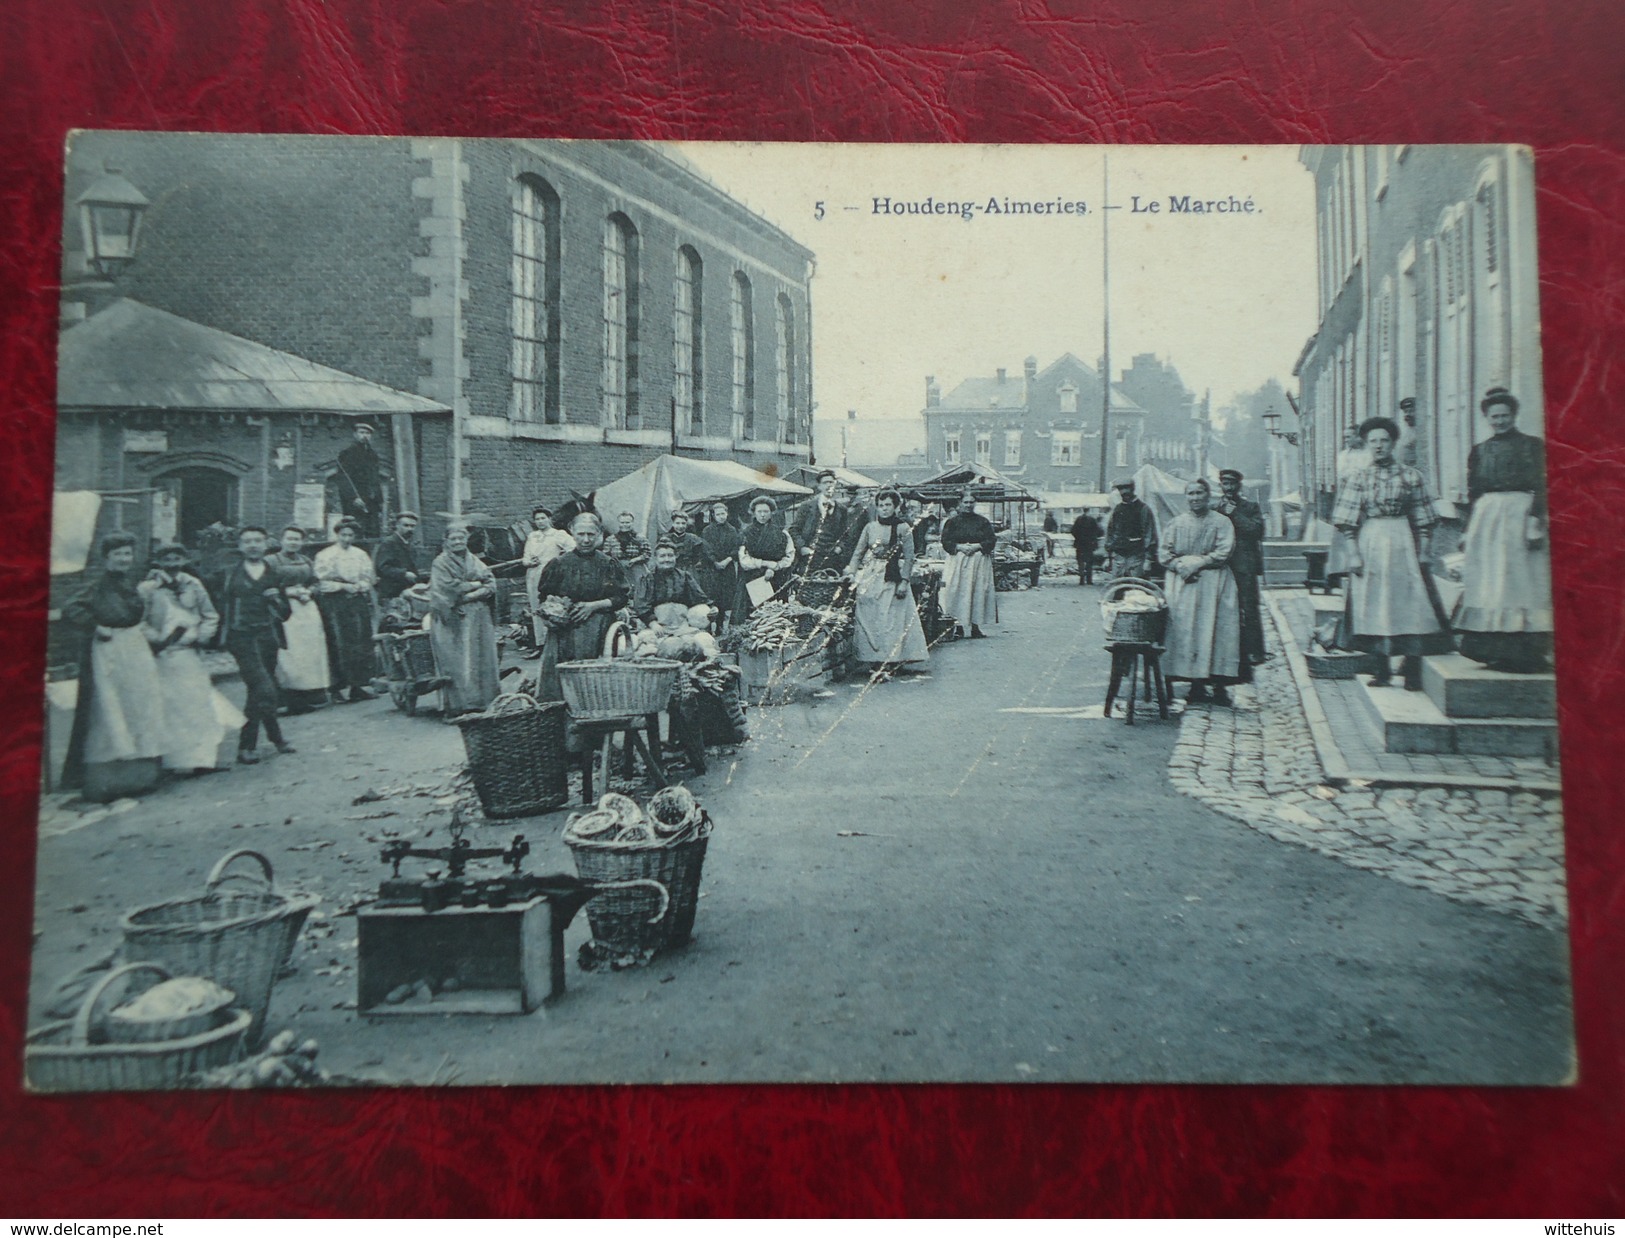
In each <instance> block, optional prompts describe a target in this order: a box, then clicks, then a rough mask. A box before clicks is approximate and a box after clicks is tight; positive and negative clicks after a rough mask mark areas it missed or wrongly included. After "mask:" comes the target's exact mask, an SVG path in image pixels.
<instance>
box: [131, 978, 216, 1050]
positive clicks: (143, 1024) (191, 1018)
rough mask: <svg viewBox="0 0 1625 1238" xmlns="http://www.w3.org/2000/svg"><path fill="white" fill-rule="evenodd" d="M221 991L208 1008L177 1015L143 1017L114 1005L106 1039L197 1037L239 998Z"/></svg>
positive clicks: (144, 1040)
mask: <svg viewBox="0 0 1625 1238" xmlns="http://www.w3.org/2000/svg"><path fill="white" fill-rule="evenodd" d="M216 987H218V986H216ZM220 994H221V995H220V997H219V998H217V999H216V1000H215V1002H214V1003H213V1004H212V1005H210V1006H208V1007H206V1008H205V1009H202V1010H198V1011H196V1012H194V1013H192V1014H186V1015H178V1016H168V1017H158V1018H153V1017H142V1016H140V1015H131V1014H126V1013H124V1011H123V1009H121V1008H120V1007H114V1009H113V1011H112V1013H110V1014H109V1015H108V1016H107V1039H108V1040H111V1041H116V1042H118V1043H121V1044H135V1043H141V1044H150V1043H152V1042H153V1041H159V1040H180V1039H182V1038H183V1037H186V1036H196V1035H197V1034H198V1033H199V1032H206V1031H208V1030H210V1029H211V1028H213V1027H216V1026H218V1025H219V1023H220V1019H219V1015H220V1014H221V1012H222V1011H224V1010H226V1009H227V1008H228V1007H229V1006H230V1005H231V1004H232V1002H234V1001H236V1000H237V995H236V994H235V993H233V992H231V991H230V990H229V989H221V990H220Z"/></svg>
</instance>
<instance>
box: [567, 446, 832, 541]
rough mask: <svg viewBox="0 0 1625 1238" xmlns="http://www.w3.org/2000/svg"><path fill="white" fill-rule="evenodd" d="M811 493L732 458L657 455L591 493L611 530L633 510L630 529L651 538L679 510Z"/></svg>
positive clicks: (793, 483) (662, 531)
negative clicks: (758, 497)
mask: <svg viewBox="0 0 1625 1238" xmlns="http://www.w3.org/2000/svg"><path fill="white" fill-rule="evenodd" d="M811 493H812V491H811V490H809V489H808V488H807V487H806V486H798V485H796V483H795V482H793V481H785V480H784V479H783V478H780V477H770V476H768V475H767V474H766V473H758V472H757V471H756V470H755V469H753V468H749V467H747V466H746V465H743V464H738V463H735V462H734V461H732V460H690V459H686V458H685V457H682V456H656V457H655V458H654V459H653V460H651V461H649V463H648V464H645V465H644V466H643V467H642V468H640V469H638V470H637V471H636V472H634V473H628V474H627V475H626V476H625V477H622V478H618V479H617V480H615V481H612V482H610V483H609V484H608V485H607V486H600V487H599V488H598V489H597V490H596V491H595V492H594V493H593V507H594V508H595V509H596V510H597V512H598V514H599V515H600V516H602V517H603V518H604V523H605V525H606V526H607V527H608V528H609V529H611V530H613V529H614V528H615V521H616V519H617V518H618V517H619V516H620V514H621V513H622V512H631V513H632V519H633V525H632V527H633V528H634V529H636V530H637V531H638V532H639V533H641V534H642V535H643V536H644V537H646V538H651V539H652V538H656V537H659V536H660V535H661V534H662V533H664V532H665V531H666V527H667V526H668V525H669V524H670V523H671V514H672V512H674V511H676V510H677V509H678V508H680V507H692V506H694V505H695V504H700V503H714V502H717V501H719V500H720V501H722V502H725V503H726V502H729V501H731V500H734V499H741V498H744V497H745V496H747V495H757V494H767V495H774V496H777V497H779V498H795V497H800V496H802V495H807V494H811Z"/></svg>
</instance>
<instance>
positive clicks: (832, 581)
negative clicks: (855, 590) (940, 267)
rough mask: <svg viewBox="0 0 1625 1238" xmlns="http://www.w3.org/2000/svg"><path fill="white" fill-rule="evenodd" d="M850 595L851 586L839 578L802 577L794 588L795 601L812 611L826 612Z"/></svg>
mask: <svg viewBox="0 0 1625 1238" xmlns="http://www.w3.org/2000/svg"><path fill="white" fill-rule="evenodd" d="M850 593H851V586H850V585H849V584H848V583H847V582H846V581H844V580H842V579H841V578H840V577H839V576H830V577H824V576H804V577H802V578H801V580H800V582H799V583H798V584H797V585H796V588H795V599H796V601H798V602H800V603H801V604H802V605H803V606H810V607H812V608H813V609H814V610H828V609H829V608H830V607H832V606H834V605H835V603H836V602H837V601H841V600H844V598H845V596H847V595H849V594H850Z"/></svg>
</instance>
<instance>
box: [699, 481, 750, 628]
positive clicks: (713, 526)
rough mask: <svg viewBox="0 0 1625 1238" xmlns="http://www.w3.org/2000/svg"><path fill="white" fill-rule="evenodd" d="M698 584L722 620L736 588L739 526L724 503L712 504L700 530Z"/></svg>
mask: <svg viewBox="0 0 1625 1238" xmlns="http://www.w3.org/2000/svg"><path fill="white" fill-rule="evenodd" d="M700 544H701V547H702V550H703V553H702V554H701V556H700V569H699V571H698V573H696V574H697V575H698V576H699V578H700V588H702V589H704V590H705V595H706V596H707V597H709V598H712V599H714V600H715V602H716V605H717V608H718V609H719V610H720V611H721V612H722V615H723V618H724V620H726V618H727V616H728V612H729V611H730V610H731V609H732V608H733V601H734V593H735V592H736V591H737V590H738V588H739V547H740V545H741V539H740V536H739V529H738V528H737V527H736V526H735V525H734V522H733V514H732V513H731V512H730V511H729V510H728V505H727V504H726V503H713V504H711V521H710V523H709V524H707V525H706V526H705V528H703V529H701V530H700Z"/></svg>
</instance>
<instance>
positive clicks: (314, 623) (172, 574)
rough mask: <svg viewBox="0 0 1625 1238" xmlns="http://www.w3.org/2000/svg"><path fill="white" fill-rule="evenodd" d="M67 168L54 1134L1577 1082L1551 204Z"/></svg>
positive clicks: (173, 149)
mask: <svg viewBox="0 0 1625 1238" xmlns="http://www.w3.org/2000/svg"><path fill="white" fill-rule="evenodd" d="M65 160H66V163H65V167H66V177H65V195H64V203H63V215H62V245H63V269H62V282H61V303H60V316H61V334H60V345H59V354H58V390H57V438H56V444H57V446H56V461H55V494H54V506H53V518H52V544H51V548H50V572H51V578H50V620H49V630H48V633H47V636H46V649H47V656H46V682H45V684H44V705H43V709H44V717H45V742H44V761H43V767H42V769H41V789H42V792H41V808H40V815H39V823H38V828H39V840H38V871H37V874H36V878H35V933H34V943H33V952H32V972H31V984H30V992H29V1003H28V1019H29V1032H28V1041H27V1049H26V1055H25V1062H24V1063H23V1067H22V1068H23V1071H24V1076H25V1082H26V1085H27V1086H28V1087H29V1088H30V1089H33V1090H35V1091H40V1092H73V1091H110V1090H138V1091H149V1090H163V1089H182V1088H200V1089H217V1088H219V1089H228V1088H229V1089H252V1088H268V1089H270V1088H316V1087H447V1086H465V1085H492V1084H498V1085H536V1084H553V1083H566V1084H579V1083H626V1084H635V1083H747V1082H810V1083H848V1082H850V1083H859V1082H873V1081H886V1082H898V1083H909V1082H975V1083H1169V1082H1173V1083H1209V1084H1256V1083H1279V1084H1317V1083H1319V1084H1352V1085H1362V1084H1388V1085H1393V1084H1415V1085H1439V1084H1449V1085H1519V1086H1545V1087H1550V1086H1564V1085H1569V1084H1572V1083H1573V1082H1574V1081H1575V1079H1576V1072H1577V1069H1578V1067H1577V1063H1576V1060H1575V1051H1574V1036H1573V1015H1572V1003H1571V992H1570V980H1569V941H1568V907H1567V897H1566V885H1565V876H1564V848H1563V816H1562V796H1561V779H1560V774H1559V764H1558V759H1559V757H1558V732H1557V700H1556V679H1555V676H1554V669H1553V622H1552V612H1553V600H1552V586H1551V572H1550V559H1549V555H1550V545H1549V537H1548V495H1547V486H1546V464H1545V452H1544V438H1543V426H1544V421H1545V417H1544V408H1543V393H1542V372H1541V357H1540V324H1539V280H1538V271H1537V247H1536V235H1537V229H1536V220H1535V211H1534V204H1535V178H1536V176H1537V175H1538V169H1537V168H1536V166H1535V163H1534V160H1533V158H1532V156H1531V153H1530V151H1529V150H1528V149H1527V148H1525V147H1520V146H1435V145H1386V146H1381V145H1373V146H1211V147H1173V146H1165V147H1152V146H1117V147H1103V146H1037V145H1035V146H975V145H958V146H954V145H940V146H920V145H893V146H887V145H858V144H793V143H779V144H760V143H757V144H745V143H645V142H619V141H615V142H611V141H585V140H583V141H559V140H545V141H544V140H522V139H512V138H504V139H475V138H436V137H423V138H413V137H399V138H361V137H336V136H298V137H292V136H275V135H241V134H228V133H216V134H202V133H160V132H141V131H121V132H113V131H82V132H76V133H73V134H71V135H70V137H69V141H68V147H67V151H66V155H65ZM1565 497H1566V496H1565V495H1564V494H1563V493H1561V492H1559V493H1558V494H1556V495H1554V496H1552V497H1551V500H1550V501H1551V502H1552V503H1555V504H1557V505H1559V507H1561V505H1562V504H1563V503H1564V501H1565Z"/></svg>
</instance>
